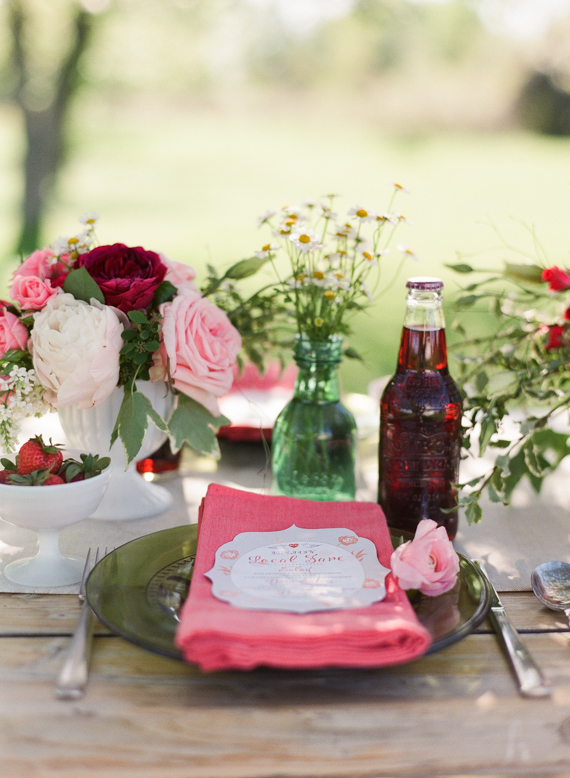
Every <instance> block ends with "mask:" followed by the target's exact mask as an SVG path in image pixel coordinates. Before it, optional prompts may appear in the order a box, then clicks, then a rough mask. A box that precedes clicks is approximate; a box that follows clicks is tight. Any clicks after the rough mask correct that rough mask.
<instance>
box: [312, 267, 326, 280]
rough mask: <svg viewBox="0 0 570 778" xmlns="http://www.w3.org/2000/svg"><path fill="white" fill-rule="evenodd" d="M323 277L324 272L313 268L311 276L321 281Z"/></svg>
mask: <svg viewBox="0 0 570 778" xmlns="http://www.w3.org/2000/svg"><path fill="white" fill-rule="evenodd" d="M324 277H325V274H324V273H323V272H322V270H315V272H314V273H313V278H318V279H320V280H321V281H322V280H323V278H324Z"/></svg>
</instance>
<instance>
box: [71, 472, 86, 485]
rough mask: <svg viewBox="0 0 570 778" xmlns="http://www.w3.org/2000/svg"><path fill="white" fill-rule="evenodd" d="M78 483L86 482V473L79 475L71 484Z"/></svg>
mask: <svg viewBox="0 0 570 778" xmlns="http://www.w3.org/2000/svg"><path fill="white" fill-rule="evenodd" d="M76 481H85V473H78V474H77V475H76V476H75V478H72V479H71V481H70V482H69V483H70V484H74V483H75V482H76Z"/></svg>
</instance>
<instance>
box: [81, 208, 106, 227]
mask: <svg viewBox="0 0 570 778" xmlns="http://www.w3.org/2000/svg"><path fill="white" fill-rule="evenodd" d="M100 218H101V217H100V216H99V214H98V213H94V212H93V211H88V212H87V213H84V214H83V216H81V217H80V218H79V223H80V224H84V225H85V226H86V227H87V229H89V230H92V229H93V228H94V227H95V224H96V222H97V221H98V220H99V219H100Z"/></svg>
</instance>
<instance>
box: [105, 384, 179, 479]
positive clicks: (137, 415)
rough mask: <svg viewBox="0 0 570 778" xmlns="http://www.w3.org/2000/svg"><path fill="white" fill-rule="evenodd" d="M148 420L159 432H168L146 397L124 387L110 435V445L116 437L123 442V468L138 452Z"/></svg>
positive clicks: (164, 423)
mask: <svg viewBox="0 0 570 778" xmlns="http://www.w3.org/2000/svg"><path fill="white" fill-rule="evenodd" d="M149 422H152V423H153V424H154V425H155V427H158V429H159V430H161V432H168V426H167V425H166V422H165V421H164V420H163V419H162V418H161V417H160V416H159V415H158V413H157V412H156V411H155V410H154V408H153V407H152V404H151V402H150V400H149V399H148V397H146V396H145V395H144V394H143V393H142V392H139V391H137V390H135V391H134V392H132V391H129V390H127V389H125V394H124V397H123V402H122V403H121V407H120V409H119V414H118V416H117V421H116V423H115V429H114V430H113V434H112V436H111V446H112V445H113V443H114V442H115V440H116V439H117V437H119V439H120V441H121V443H122V444H123V448H124V450H125V459H126V467H125V470H126V469H127V468H128V466H129V465H130V464H131V462H133V461H134V459H135V457H136V455H137V454H138V453H139V451H140V449H141V446H142V444H143V441H144V438H145V435H146V432H147V430H148V425H149Z"/></svg>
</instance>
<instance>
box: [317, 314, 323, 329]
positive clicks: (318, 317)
mask: <svg viewBox="0 0 570 778" xmlns="http://www.w3.org/2000/svg"><path fill="white" fill-rule="evenodd" d="M323 324H324V321H323V320H322V319H321V317H320V316H317V318H316V319H315V327H322V326H323Z"/></svg>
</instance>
